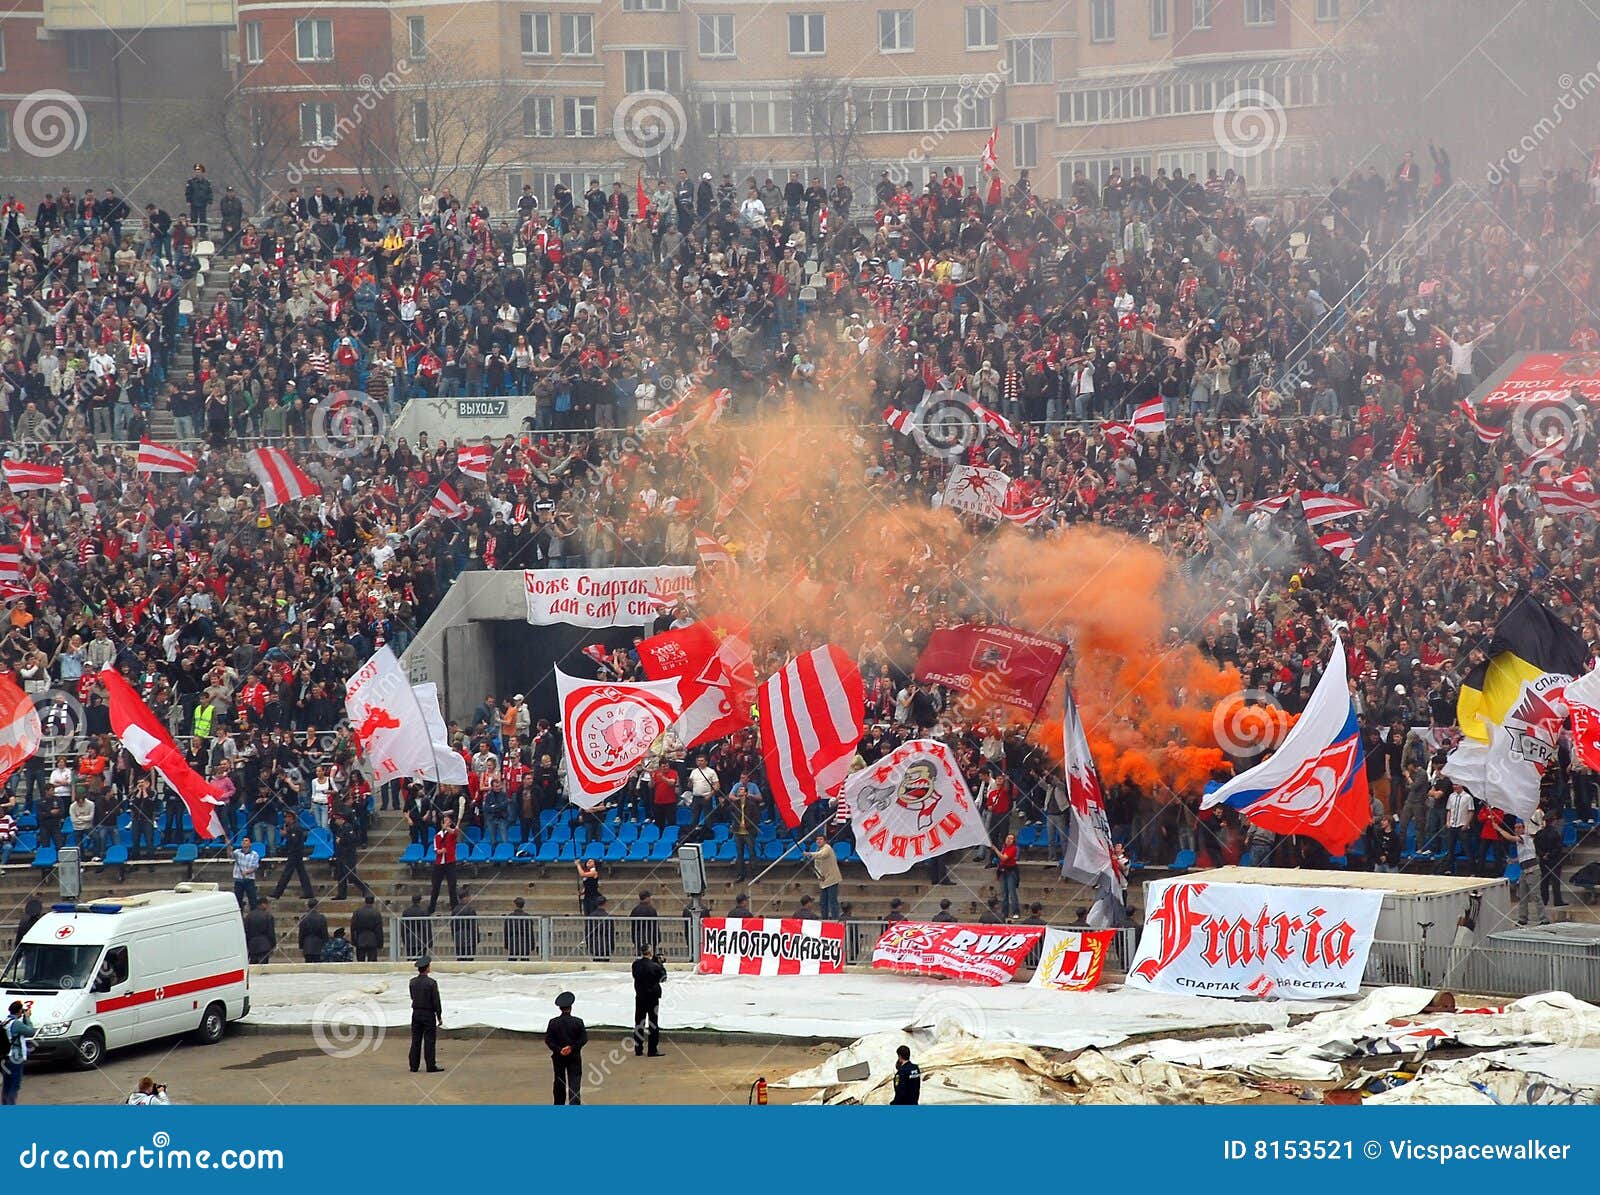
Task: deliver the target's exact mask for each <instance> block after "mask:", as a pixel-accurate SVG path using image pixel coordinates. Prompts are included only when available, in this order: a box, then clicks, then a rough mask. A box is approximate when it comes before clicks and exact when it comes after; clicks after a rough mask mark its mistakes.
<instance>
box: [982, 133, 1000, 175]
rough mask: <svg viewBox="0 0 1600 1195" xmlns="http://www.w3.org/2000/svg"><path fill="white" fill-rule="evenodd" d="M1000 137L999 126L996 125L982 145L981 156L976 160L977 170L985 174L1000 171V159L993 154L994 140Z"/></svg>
mask: <svg viewBox="0 0 1600 1195" xmlns="http://www.w3.org/2000/svg"><path fill="white" fill-rule="evenodd" d="M999 136H1000V126H999V125H996V126H995V127H994V128H993V129H991V130H990V131H989V140H987V141H985V142H984V143H983V154H982V155H981V156H980V157H979V158H978V169H979V170H981V171H983V172H984V173H985V174H988V173H991V172H994V171H997V170H999V169H1000V159H999V157H998V156H997V155H996V154H995V148H994V143H995V138H997V137H999Z"/></svg>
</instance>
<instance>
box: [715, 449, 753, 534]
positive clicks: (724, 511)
mask: <svg viewBox="0 0 1600 1195" xmlns="http://www.w3.org/2000/svg"><path fill="white" fill-rule="evenodd" d="M755 479H756V462H755V458H754V457H749V456H741V457H740V458H739V461H738V463H737V464H735V465H734V467H733V475H732V476H731V477H729V478H728V484H727V485H726V486H724V487H723V488H722V491H721V493H719V494H718V495H717V517H716V520H715V523H714V524H713V525H717V524H721V523H723V522H725V521H726V520H727V518H728V516H729V515H731V514H732V513H733V508H734V507H736V506H738V505H739V499H740V498H742V497H744V492H745V491H746V490H748V489H749V488H750V485H751V483H752V482H753V481H755Z"/></svg>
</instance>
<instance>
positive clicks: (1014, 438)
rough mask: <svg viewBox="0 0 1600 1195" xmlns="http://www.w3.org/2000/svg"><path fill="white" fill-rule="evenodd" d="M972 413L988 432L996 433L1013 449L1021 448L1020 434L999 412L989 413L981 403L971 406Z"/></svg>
mask: <svg viewBox="0 0 1600 1195" xmlns="http://www.w3.org/2000/svg"><path fill="white" fill-rule="evenodd" d="M972 412H973V414H975V415H976V416H977V417H978V420H979V422H981V423H983V424H985V425H986V426H987V427H989V429H990V430H992V431H995V432H998V433H999V435H1000V438H1001V439H1002V440H1004V441H1005V442H1006V443H1007V444H1009V445H1011V447H1013V448H1021V447H1022V433H1021V432H1019V431H1018V430H1017V428H1016V425H1015V424H1013V423H1012V422H1011V420H1009V419H1007V418H1006V417H1005V416H1004V415H1002V414H1000V412H999V411H991V410H990V409H989V408H988V407H986V406H984V405H983V404H982V403H981V402H974V403H973V404H972Z"/></svg>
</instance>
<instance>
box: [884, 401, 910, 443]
mask: <svg viewBox="0 0 1600 1195" xmlns="http://www.w3.org/2000/svg"><path fill="white" fill-rule="evenodd" d="M883 421H884V422H885V423H887V424H888V425H889V426H890V427H891V428H893V429H894V430H895V431H897V432H899V433H900V434H901V435H902V436H909V435H910V434H911V423H912V420H911V412H910V411H903V410H901V409H900V408H899V407H884V408H883Z"/></svg>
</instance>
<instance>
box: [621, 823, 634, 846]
mask: <svg viewBox="0 0 1600 1195" xmlns="http://www.w3.org/2000/svg"><path fill="white" fill-rule="evenodd" d="M617 841H618V842H638V841H639V826H638V824H637V823H635V822H623V823H622V824H621V825H619V826H618V827H617Z"/></svg>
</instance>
